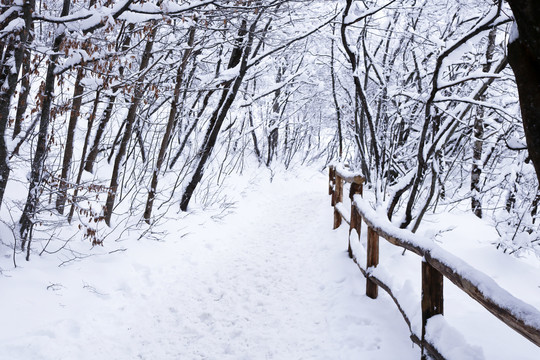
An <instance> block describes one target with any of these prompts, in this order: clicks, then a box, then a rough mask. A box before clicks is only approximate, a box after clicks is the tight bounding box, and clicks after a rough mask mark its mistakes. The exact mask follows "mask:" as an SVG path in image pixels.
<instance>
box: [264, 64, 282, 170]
mask: <svg viewBox="0 0 540 360" xmlns="http://www.w3.org/2000/svg"><path fill="white" fill-rule="evenodd" d="M282 76H283V66H279V67H278V71H277V74H276V84H279V83H280V82H281V80H282ZM280 95H281V88H278V89H277V90H276V92H275V93H274V100H273V102H272V115H270V123H269V124H268V125H269V127H270V134H268V155H267V157H266V166H270V163H271V162H272V159H273V158H274V156H275V155H276V150H277V146H278V139H279V123H278V122H279V113H280V108H281V107H280V106H279V100H280V99H279V96H280Z"/></svg>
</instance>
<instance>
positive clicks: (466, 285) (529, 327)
mask: <svg viewBox="0 0 540 360" xmlns="http://www.w3.org/2000/svg"><path fill="white" fill-rule="evenodd" d="M344 182H347V183H350V191H349V199H350V200H351V210H350V213H348V211H347V210H346V207H345V205H344V204H343V191H344V190H343V185H344ZM364 182H365V178H364V177H363V176H362V175H359V174H355V173H352V172H350V171H349V170H348V169H345V168H343V167H342V166H341V165H339V164H332V165H330V168H329V194H330V195H332V206H333V207H334V229H336V228H338V227H339V226H340V225H341V223H342V220H345V221H346V222H347V223H348V224H349V245H348V251H349V256H350V257H351V258H352V259H353V260H354V261H355V263H356V264H357V265H358V267H359V269H360V270H361V272H362V273H363V274H364V276H365V277H366V295H367V296H369V297H370V298H372V299H375V298H377V296H378V288H379V287H381V288H382V289H383V290H385V291H386V292H387V293H388V294H389V295H390V297H391V298H392V299H393V300H394V302H395V303H396V305H397V307H398V309H399V311H400V312H401V314H402V316H403V318H404V320H405V322H406V323H407V325H408V326H409V330H410V331H411V340H412V341H413V342H415V343H416V344H417V345H418V346H420V348H421V349H422V359H425V358H427V355H428V354H429V356H431V357H432V358H435V359H445V357H444V354H441V352H443V351H442V350H443V349H442V346H435V344H434V341H433V336H430V335H431V334H430V333H429V332H430V330H433V331H441V327H443V325H444V324H445V323H444V319H443V318H442V315H443V305H444V298H443V277H446V278H447V279H449V280H450V281H452V282H453V283H454V284H455V285H456V286H457V287H458V288H459V289H461V290H462V291H463V292H465V293H466V294H468V295H469V296H470V297H471V298H473V299H474V300H475V301H476V302H478V303H479V304H480V305H482V306H483V307H484V308H486V309H487V310H488V311H489V312H491V313H492V314H493V315H495V316H496V317H497V318H499V319H500V320H501V321H502V322H504V323H505V324H506V325H508V326H509V327H511V328H512V329H514V330H515V331H516V332H518V333H519V334H521V335H523V336H524V337H525V338H527V339H528V340H530V341H531V342H532V343H534V344H535V345H537V346H540V311H538V310H537V309H536V308H535V307H533V306H531V305H529V304H527V303H525V302H523V301H522V300H520V299H518V298H516V297H514V296H513V295H512V294H510V293H509V292H508V291H506V290H504V289H503V288H501V287H500V286H499V285H498V284H497V283H496V282H495V281H494V280H493V279H492V278H490V277H489V276H488V275H486V274H484V273H483V272H481V271H479V270H477V269H475V268H474V267H472V266H471V265H469V264H468V263H466V262H465V261H463V260H461V259H460V258H458V257H456V256H455V255H453V254H451V253H449V252H448V251H446V250H444V249H442V248H441V247H440V246H438V245H437V244H435V243H434V242H433V241H430V240H429V239H427V238H424V237H421V236H419V235H416V234H413V233H411V232H410V231H408V230H405V229H399V228H397V227H396V226H395V225H393V224H392V223H391V222H390V221H389V220H388V219H387V218H386V215H385V214H383V213H377V212H376V211H375V210H373V209H372V208H371V206H370V205H369V204H368V203H367V202H366V201H365V200H364V199H363V198H362V191H363V184H364ZM362 220H363V221H364V222H365V223H366V224H367V226H368V231H367V248H366V249H365V250H363V248H362V247H361V246H359V244H356V243H351V233H352V231H353V230H355V231H356V233H357V234H358V238H360V233H361V225H362ZM379 237H383V238H384V239H386V240H387V241H388V242H390V243H391V244H394V245H396V246H399V247H402V248H404V249H407V250H409V251H411V252H413V253H415V254H417V255H419V256H420V257H422V301H421V308H422V329H421V334H419V332H420V331H418V329H415V327H414V326H412V324H411V320H410V319H409V317H408V315H407V314H406V313H405V311H404V310H403V306H402V305H401V304H400V302H399V301H398V298H397V297H396V295H395V294H394V293H393V291H392V289H391V287H390V286H388V285H387V282H385V281H383V280H382V279H381V276H377V275H378V274H379V273H380V272H379V271H377V269H376V267H377V265H378V264H379ZM359 248H361V250H357V249H359ZM359 252H360V253H362V254H363V256H365V258H366V261H365V263H364V261H363V260H360V259H359V258H358V256H357V255H358V253H359ZM361 263H362V264H361ZM383 277H384V276H383ZM435 316H436V317H435ZM430 318H433V319H432V320H436V321H435V322H433V321H431V322H429V319H430ZM435 323H437V324H438V325H437V326H434V324H435ZM426 329H427V332H428V333H426ZM456 346H465V347H466V346H467V345H466V344H456Z"/></svg>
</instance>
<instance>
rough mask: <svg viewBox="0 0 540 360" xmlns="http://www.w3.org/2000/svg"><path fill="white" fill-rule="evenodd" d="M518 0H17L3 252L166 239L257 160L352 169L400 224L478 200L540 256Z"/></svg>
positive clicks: (2, 94)
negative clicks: (115, 234) (116, 238)
mask: <svg viewBox="0 0 540 360" xmlns="http://www.w3.org/2000/svg"><path fill="white" fill-rule="evenodd" d="M509 3H510V5H509V4H508V3H506V2H503V1H500V0H452V1H446V0H383V1H381V0H362V1H353V0H340V1H337V0H336V1H322V0H319V1H311V0H296V1H295V0H252V1H248V0H197V1H195V0H192V1H183V0H153V1H150V0H148V1H145V0H63V1H60V0H2V1H1V2H0V84H2V87H1V90H0V175H1V176H0V204H1V209H0V210H1V214H0V220H1V222H2V224H1V228H2V230H1V233H2V235H1V243H2V246H3V247H4V251H6V252H7V251H8V250H9V249H12V250H13V253H14V256H15V254H21V255H23V256H24V257H25V258H26V259H27V260H28V259H30V257H31V254H36V255H37V254H43V253H48V252H55V251H59V250H61V249H63V248H64V247H66V244H68V243H69V241H78V240H75V239H81V238H82V239H84V241H88V242H90V243H91V244H92V245H94V246H95V245H104V244H105V243H106V241H107V239H108V236H109V235H108V234H110V233H111V232H112V229H118V228H130V227H133V228H137V229H140V230H141V232H142V233H143V234H145V235H148V236H151V234H152V229H153V227H154V226H155V225H156V224H158V223H159V222H160V221H166V219H168V217H167V216H166V214H167V213H169V212H175V213H178V212H185V211H188V210H189V209H190V208H191V207H192V206H193V204H197V206H199V207H202V208H205V207H208V206H219V207H221V208H223V209H227V207H228V206H230V203H229V202H228V200H227V198H226V196H223V194H221V193H220V191H219V189H220V186H221V185H222V184H223V182H224V181H226V179H227V177H228V176H230V175H231V174H237V173H242V172H243V171H244V170H245V169H246V168H253V167H255V168H257V167H259V168H267V169H270V171H271V172H275V171H286V169H290V168H295V167H301V166H304V165H316V166H318V167H319V168H320V169H321V170H322V169H324V168H326V166H327V165H328V164H330V163H332V162H335V161H339V162H342V163H345V164H347V165H348V166H349V167H350V168H351V169H354V170H358V171H361V172H362V174H364V176H365V177H366V179H367V183H368V186H369V188H370V190H371V191H372V192H373V194H374V199H375V200H374V201H375V203H376V206H379V207H380V206H384V207H385V208H386V214H387V217H388V218H389V219H390V220H391V221H392V222H393V223H395V224H396V225H398V226H399V227H401V228H404V229H409V230H411V231H412V232H416V231H417V229H418V228H419V226H420V224H421V223H422V220H423V219H424V217H425V215H426V213H429V212H433V211H435V210H441V209H444V211H452V210H453V209H461V210H467V211H469V212H472V213H473V214H474V215H476V216H477V217H479V218H482V219H486V220H487V221H490V222H491V223H492V224H493V226H495V227H496V230H497V232H498V233H499V235H500V240H499V241H498V242H497V243H495V244H493V246H494V247H496V248H497V249H499V250H500V251H503V252H504V253H507V254H509V255H516V256H517V255H520V254H522V253H528V254H531V253H532V254H540V247H539V244H538V235H537V234H538V223H537V221H536V218H537V213H538V202H539V201H540V197H539V195H538V180H537V174H536V171H535V164H539V165H540V162H539V161H537V160H536V151H537V150H534V149H535V147H534V144H535V140H534V139H535V138H538V137H537V136H536V137H535V136H534V134H535V132H534V131H535V130H534V129H535V128H534V124H533V122H534V109H535V107H534V106H533V105H534V101H536V100H535V97H538V94H539V92H538V91H536V95H534V94H533V95H530V96H529V97H530V98H531V99H528V100H526V97H525V96H524V95H523V94H528V93H530V91H529V90H530V89H533V90H534V88H535V87H537V85H535V84H537V82H534V81H533V80H531V77H530V76H531V73H530V72H527V69H524V68H523V67H522V68H520V67H519V64H520V60H522V59H524V56H525V55H523V54H521V55H519V54H518V51H519V49H517V47H518V46H521V45H522V43H524V42H523V41H522V40H521V39H527V37H530V38H533V39H534V31H533V30H531V32H528V30H527V31H524V30H523V29H528V28H527V26H529V25H530V21H531V20H530V19H531V17H532V15H530V14H534V9H533V8H534V6H535V5H534V4H533V2H529V5H523V6H524V7H522V9H526V10H528V11H529V13H528V12H527V11H522V12H521V13H520V12H516V15H515V20H514V15H513V13H512V11H511V8H510V6H511V5H513V3H514V1H509ZM516 6H517V5H516ZM529 15H530V16H529ZM516 21H517V22H521V21H522V24H525V25H521V24H520V23H518V24H517V25H516ZM527 21H529V23H527ZM518 26H519V32H518ZM512 46H514V47H516V49H515V51H514V50H512V49H510V50H511V52H510V54H509V48H511V47H512ZM535 46H536V47H537V48H538V46H537V44H536V43H534V44H532V45H531V48H534V47H535ZM512 51H514V52H512ZM523 51H524V53H528V51H530V49H525V50H523ZM512 54H518V55H513V56H512ZM531 56H532V57H533V60H531V62H534V61H538V60H537V59H539V58H538V57H536V58H534V56H533V55H531ZM510 65H512V66H510ZM533 68H534V66H533ZM513 69H514V70H513ZM514 71H515V74H514ZM532 76H536V75H532ZM520 79H521V80H520ZM523 79H524V80H525V81H524V80H523ZM533 79H537V78H533ZM520 81H521V82H520ZM527 86H529V89H527ZM520 92H521V94H522V99H521V100H522V102H521V108H520V96H519V95H520ZM536 103H538V102H536ZM522 112H523V114H525V116H523V119H522V115H521V113H522ZM531 113H532V115H531ZM527 119H533V120H530V121H526V120H527ZM524 125H525V130H524ZM527 134H529V135H528V136H527ZM539 141H540V140H539ZM527 144H529V148H530V149H533V150H530V149H529V151H528V149H527ZM66 234H67V235H66ZM109 239H110V238H109ZM14 259H15V257H14Z"/></svg>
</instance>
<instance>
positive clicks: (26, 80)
mask: <svg viewBox="0 0 540 360" xmlns="http://www.w3.org/2000/svg"><path fill="white" fill-rule="evenodd" d="M30 60H31V52H30V49H25V51H24V55H23V63H22V74H21V93H20V94H19V100H18V102H17V113H16V114H15V124H14V126H13V136H12V139H15V138H16V137H17V135H19V134H20V132H21V130H22V123H23V121H24V114H25V113H26V109H27V108H28V95H29V94H30V75H31V65H30Z"/></svg>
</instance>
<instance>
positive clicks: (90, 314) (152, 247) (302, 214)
mask: <svg viewBox="0 0 540 360" xmlns="http://www.w3.org/2000/svg"><path fill="white" fill-rule="evenodd" d="M326 186H327V185H326V178H325V176H324V175H322V174H315V175H314V173H311V176H310V177H309V178H308V177H307V176H305V175H304V176H300V175H299V176H296V177H289V178H288V179H282V178H280V179H275V180H274V182H272V183H264V184H260V185H258V186H257V188H256V190H255V191H250V192H248V193H247V194H246V196H245V197H244V198H243V199H242V200H241V201H239V202H238V203H237V209H236V211H235V212H234V213H233V214H230V215H228V216H226V217H225V218H223V219H221V220H218V221H214V220H211V219H210V218H209V217H208V216H207V215H206V214H201V213H199V214H197V213H196V214H191V215H189V216H187V217H185V218H184V219H181V220H178V222H177V223H175V224H173V223H170V224H169V225H168V227H169V230H170V231H171V232H172V234H171V235H169V236H167V238H166V239H165V241H163V242H155V241H145V240H143V241H139V242H136V243H133V242H127V243H125V247H126V248H127V250H126V251H124V252H118V253H114V254H112V255H107V256H99V257H94V258H92V259H87V260H85V261H82V262H79V263H74V264H73V265H70V266H68V267H62V268H59V269H58V270H56V271H55V272H54V273H53V274H50V269H49V268H50V267H51V264H50V262H47V261H41V259H36V260H34V261H33V262H31V263H30V264H26V265H25V267H26V268H25V269H23V270H22V271H20V270H17V271H14V272H13V274H11V275H12V276H11V277H9V278H7V277H4V278H0V288H1V289H2V293H3V294H2V296H1V297H0V309H1V310H0V311H2V313H3V316H2V322H3V323H4V324H3V325H2V327H1V330H0V359H15V360H16V359H397V358H399V359H418V358H419V350H418V349H417V348H415V347H413V346H412V344H411V341H410V340H409V339H408V337H409V332H408V329H407V328H406V326H405V324H404V322H403V320H402V319H401V316H400V315H399V313H398V312H397V310H396V308H395V306H394V304H393V303H391V301H390V300H389V299H388V298H386V297H385V296H384V294H381V296H380V298H379V299H378V300H376V301H374V300H371V299H369V298H367V297H366V296H365V295H364V293H365V280H364V278H363V277H362V274H361V273H360V272H359V271H358V269H357V268H356V266H355V265H354V264H353V263H352V261H351V260H350V259H348V257H347V254H346V251H345V250H346V237H347V235H346V234H347V230H346V229H345V227H342V228H341V229H338V230H337V231H332V230H331V223H332V209H331V207H330V206H329V198H328V195H327V187H326ZM186 233H187V234H186ZM181 234H183V235H185V236H181ZM48 269H49V270H48ZM46 271H49V274H47V273H45V272H46ZM17 284H23V286H21V287H17ZM49 285H54V286H52V287H50V286H49ZM48 286H49V289H47V287H48ZM4 294H5V295H4ZM6 325H7V326H6Z"/></svg>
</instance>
